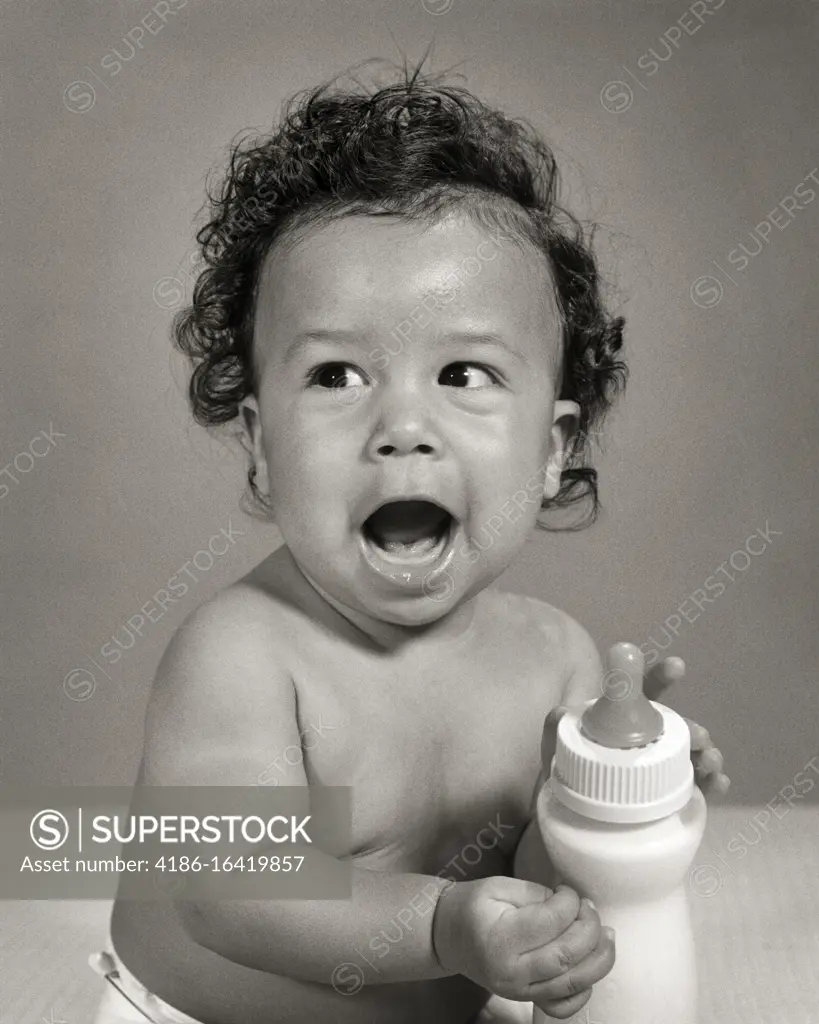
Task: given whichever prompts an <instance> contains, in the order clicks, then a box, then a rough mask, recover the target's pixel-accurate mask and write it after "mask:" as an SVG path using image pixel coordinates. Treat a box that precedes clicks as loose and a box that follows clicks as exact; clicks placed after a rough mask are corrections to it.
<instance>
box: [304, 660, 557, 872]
mask: <svg viewBox="0 0 819 1024" xmlns="http://www.w3.org/2000/svg"><path fill="white" fill-rule="evenodd" d="M543 653H544V652H543V648H542V646H541V645H540V644H537V643H536V644H533V645H531V646H530V647H528V648H527V647H526V645H523V646H522V645H521V644H520V643H518V644H517V645H515V650H514V653H512V651H511V650H510V649H509V648H507V646H506V645H505V644H486V645H479V646H476V647H471V648H470V649H468V650H465V649H463V648H461V649H459V650H455V651H451V652H448V653H447V652H443V653H442V654H441V655H440V656H439V657H435V658H431V659H430V658H420V659H418V658H412V657H409V658H400V659H392V658H376V657H372V656H362V655H361V654H360V653H359V654H358V655H357V656H352V655H351V656H350V658H349V661H347V663H342V662H340V661H339V658H338V652H336V656H335V658H334V664H333V666H332V669H331V668H330V667H329V666H328V665H326V664H322V660H323V659H322V658H321V657H320V651H316V652H315V653H314V656H313V657H312V658H305V659H303V660H302V662H301V675H300V678H297V680H296V685H297V690H298V694H299V718H300V723H299V724H300V730H301V736H302V746H303V757H304V764H305V769H306V772H307V777H308V781H310V782H312V783H319V784H324V785H345V786H350V787H351V788H352V797H353V843H352V848H351V850H350V855H351V856H352V857H353V859H354V860H355V861H356V863H358V864H359V865H360V866H362V867H363V866H366V867H371V868H379V869H384V870H400V871H417V872H420V873H425V874H449V875H450V877H455V878H458V877H484V876H486V875H488V874H493V873H498V872H499V870H500V869H501V867H500V862H501V861H502V860H503V859H504V858H505V857H506V856H508V854H509V853H510V852H511V850H513V849H514V846H515V844H516V842H517V839H518V838H519V835H520V833H521V831H522V829H523V828H524V827H525V825H526V822H527V814H528V807H529V801H530V799H531V795H532V789H533V786H534V783H535V780H536V777H537V773H538V770H539V767H540V765H539V750H540V735H541V729H542V724H543V719H544V717H545V715H546V713H547V712H548V710H549V709H550V708H551V707H552V706H554V704H556V703H558V701H559V699H560V692H561V686H562V674H561V670H560V669H561V667H560V665H559V664H558V663H557V662H556V661H554V660H552V661H550V659H549V658H548V657H544V656H543ZM511 666H514V668H511ZM447 865H450V867H449V869H447Z"/></svg>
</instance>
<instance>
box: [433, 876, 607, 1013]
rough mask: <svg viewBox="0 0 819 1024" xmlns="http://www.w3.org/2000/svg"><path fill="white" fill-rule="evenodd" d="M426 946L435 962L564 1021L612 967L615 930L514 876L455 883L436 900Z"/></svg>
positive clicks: (566, 897)
mask: <svg viewBox="0 0 819 1024" xmlns="http://www.w3.org/2000/svg"><path fill="white" fill-rule="evenodd" d="M433 941H434V945H435V951H436V954H437V956H438V959H439V960H440V962H441V964H442V965H443V966H444V967H445V968H446V969H447V970H451V971H456V972H457V973H458V974H463V975H465V977H467V978H469V979H470V980H471V981H474V982H475V983H476V984H478V985H481V986H482V987H483V988H485V989H488V990H489V991H490V992H493V993H495V995H499V996H504V997H505V998H506V999H515V1000H518V1001H527V1002H528V1001H531V1002H533V1003H535V1005H536V1006H538V1007H539V1008H540V1009H541V1010H543V1011H544V1012H545V1013H547V1014H549V1015H550V1016H552V1017H557V1018H558V1019H560V1020H563V1019H565V1018H567V1017H571V1016H572V1014H574V1013H577V1011H578V1010H579V1009H581V1008H582V1007H583V1006H585V1005H586V1003H587V1002H588V1001H589V999H590V998H591V986H592V985H593V984H595V982H598V981H600V979H601V978H604V977H605V976H606V975H607V974H608V973H609V971H610V970H611V968H612V966H613V965H614V932H613V931H612V929H610V928H607V929H603V928H601V926H600V918H599V917H598V916H597V911H596V910H594V909H593V907H592V906H591V904H590V903H589V902H588V900H585V899H584V900H581V899H580V898H579V897H578V895H577V893H576V892H575V891H574V889H571V888H569V887H568V886H566V885H559V886H558V888H557V891H556V892H555V893H552V890H551V889H546V888H544V887H543V886H542V885H537V884H536V883H534V882H523V881H520V880H519V879H516V878H505V877H497V878H482V879H478V880H477V881H474V882H458V883H456V884H454V885H451V886H449V888H447V889H445V890H444V891H443V893H442V894H441V896H440V899H439V902H438V906H437V908H436V911H435V918H434V921H433Z"/></svg>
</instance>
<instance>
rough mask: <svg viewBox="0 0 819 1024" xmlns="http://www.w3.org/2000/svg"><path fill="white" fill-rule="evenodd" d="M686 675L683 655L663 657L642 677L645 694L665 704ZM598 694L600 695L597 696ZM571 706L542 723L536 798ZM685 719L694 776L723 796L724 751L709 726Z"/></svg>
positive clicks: (705, 790) (556, 710)
mask: <svg viewBox="0 0 819 1024" xmlns="http://www.w3.org/2000/svg"><path fill="white" fill-rule="evenodd" d="M684 676H685V662H684V661H683V660H682V658H664V659H663V660H662V661H660V662H658V663H657V664H656V665H655V666H654V667H653V668H652V669H650V670H649V671H648V672H647V673H646V674H645V676H644V677H643V693H644V694H645V695H646V697H648V699H649V700H656V701H657V702H658V703H659V702H661V703H665V701H664V699H663V694H664V692H665V691H666V690H667V689H668V687H669V686H670V685H671V684H672V683H673V682H676V681H679V680H681V679H682V678H683V677H684ZM596 696H599V694H598V695H596ZM567 710H568V708H567V707H566V706H565V705H563V704H559V705H558V706H557V707H554V708H552V710H551V711H550V712H549V714H548V715H547V716H546V721H545V722H544V723H543V739H542V741H541V759H542V762H543V775H542V777H541V778H539V779H538V784H537V786H536V787H535V798H536V796H537V792H538V791H539V790H540V786H541V785H542V781H543V778H548V777H549V772H550V771H551V764H552V758H553V757H554V753H555V747H556V743H557V725H558V722H559V721H560V719H561V718H562V717H563V715H564V714H565V713H566V711H567ZM685 722H686V724H687V726H688V731H689V732H690V734H691V760H692V762H693V764H694V778H695V780H696V783H697V785H698V786H699V788H700V789H701V790H702V791H703V793H704V794H707V795H710V794H714V793H716V794H718V795H719V796H724V795H725V794H726V793H727V792H728V787H729V786H730V785H731V780H730V779H729V778H728V776H727V775H725V774H724V772H723V771H722V768H723V762H722V754H721V752H720V751H719V749H718V748H717V747H715V746H714V744H713V742H712V741H711V736H710V734H709V732H708V730H707V729H705V728H704V727H703V726H701V725H698V724H697V723H696V722H693V721H691V719H690V718H686V719H685Z"/></svg>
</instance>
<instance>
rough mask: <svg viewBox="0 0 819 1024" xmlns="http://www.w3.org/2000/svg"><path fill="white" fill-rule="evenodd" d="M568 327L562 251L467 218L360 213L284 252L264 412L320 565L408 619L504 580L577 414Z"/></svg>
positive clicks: (267, 294)
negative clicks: (566, 346) (562, 310)
mask: <svg viewBox="0 0 819 1024" xmlns="http://www.w3.org/2000/svg"><path fill="white" fill-rule="evenodd" d="M470 275H471V276H470ZM560 333H561V332H560V320H559V317H558V313H557V309H556V305H555V300H554V297H553V288H552V285H551V280H550V277H549V274H548V270H547V267H546V263H545V259H544V258H543V257H542V256H540V255H539V254H537V253H536V252H535V250H534V249H532V250H531V251H530V250H529V249H528V247H527V248H526V249H525V250H522V249H521V248H519V247H518V246H517V245H516V244H514V243H513V242H512V241H511V240H510V239H508V238H505V237H503V236H502V235H501V236H498V235H495V236H494V237H493V235H492V234H491V233H490V232H488V231H487V230H486V229H484V228H482V227H480V226H478V225H476V224H474V223H473V222H472V221H470V220H468V219H464V218H463V217H456V216H454V215H452V216H449V217H447V218H445V219H444V220H442V221H441V222H439V223H437V224H435V225H434V226H429V225H422V224H419V223H413V222H408V221H404V220H401V219H398V218H393V217H389V218H386V217H384V218H376V217H369V216H353V217H348V218H345V219H342V220H339V221H335V222H333V223H331V224H326V225H323V226H320V227H312V228H309V229H307V231H306V232H305V233H304V234H303V235H300V236H299V238H298V241H297V242H296V244H295V246H294V247H292V248H290V247H288V246H285V247H283V248H279V247H276V248H274V250H273V251H272V252H271V253H270V255H269V257H268V259H267V262H266V264H265V267H264V270H263V273H262V279H261V282H260V289H259V296H258V303H257V312H256V323H255V335H254V346H255V353H256V360H257V364H258V366H259V372H260V384H259V393H258V395H257V396H256V397H255V398H250V399H247V400H246V401H245V403H244V407H245V422H246V423H247V424H248V427H249V430H250V433H251V436H252V442H253V444H254V448H255V454H256V460H257V466H258V476H257V484H258V486H259V488H260V489H261V490H262V491H267V493H269V495H270V500H271V503H272V507H273V513H274V517H275V520H276V523H277V525H278V527H279V529H280V530H281V533H282V536H283V537H284V540H285V542H286V543H287V545H288V547H289V548H290V551H291V553H292V555H293V557H294V558H295V560H296V561H297V562H298V564H299V565H300V566H301V568H302V569H303V571H304V572H305V573H306V574H307V575H308V577H309V578H311V579H312V580H313V581H314V582H315V583H317V584H318V585H319V586H320V587H321V588H322V589H323V590H324V591H325V592H326V594H328V595H329V596H330V597H332V598H333V599H334V600H335V601H337V602H340V603H341V604H343V605H344V606H346V607H347V608H349V609H351V610H354V611H355V612H357V613H358V614H361V613H363V614H364V615H366V616H369V617H372V618H374V619H376V620H379V621H384V622H391V623H396V624H400V625H406V626H411V625H420V624H424V623H430V622H432V621H434V620H436V619H439V618H441V617H442V616H443V615H445V614H447V613H448V612H450V611H451V610H452V609H453V608H454V607H455V606H456V605H457V604H458V603H460V602H461V601H463V600H465V599H468V598H469V597H472V596H474V595H475V594H476V593H478V591H480V590H481V589H483V588H484V587H486V586H487V585H488V584H489V583H491V582H492V581H493V580H494V579H496V578H497V577H498V576H499V575H500V574H501V573H502V572H503V571H504V569H506V567H507V566H508V565H509V563H510V562H511V560H512V559H513V558H514V556H515V555H516V554H517V552H518V551H519V550H520V548H521V547H522V545H523V544H524V542H525V540H526V538H527V536H528V534H529V533H530V531H531V529H532V527H533V525H534V522H535V518H536V516H537V513H538V511H539V509H540V499H541V498H542V496H543V494H544V492H545V493H546V494H547V495H548V496H553V495H554V494H555V493H556V492H557V489H558V486H559V478H560V465H561V462H562V458H563V455H564V447H565V442H566V438H567V433H568V432H570V431H571V429H573V427H574V426H575V417H576V414H577V412H578V408H577V406H576V405H575V403H573V402H566V401H560V402H557V401H555V389H556V387H557V380H556V376H555V374H556V371H557V369H558V366H559V351H560Z"/></svg>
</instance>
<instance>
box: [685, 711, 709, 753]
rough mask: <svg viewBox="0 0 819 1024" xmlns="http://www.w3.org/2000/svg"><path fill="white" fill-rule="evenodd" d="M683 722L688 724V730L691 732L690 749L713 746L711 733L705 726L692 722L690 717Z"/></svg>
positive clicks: (703, 748)
mask: <svg viewBox="0 0 819 1024" xmlns="http://www.w3.org/2000/svg"><path fill="white" fill-rule="evenodd" d="M685 723H686V725H687V726H688V731H689V732H690V733H691V749H692V750H705V749H706V748H708V747H710V746H713V743H712V742H711V734H710V733H709V732H708V730H707V729H706V728H705V726H703V725H698V724H697V723H696V722H692V721H691V719H690V718H686V719H685Z"/></svg>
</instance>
